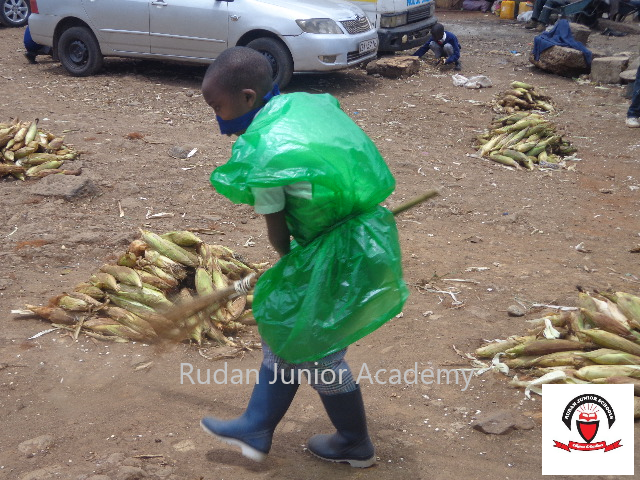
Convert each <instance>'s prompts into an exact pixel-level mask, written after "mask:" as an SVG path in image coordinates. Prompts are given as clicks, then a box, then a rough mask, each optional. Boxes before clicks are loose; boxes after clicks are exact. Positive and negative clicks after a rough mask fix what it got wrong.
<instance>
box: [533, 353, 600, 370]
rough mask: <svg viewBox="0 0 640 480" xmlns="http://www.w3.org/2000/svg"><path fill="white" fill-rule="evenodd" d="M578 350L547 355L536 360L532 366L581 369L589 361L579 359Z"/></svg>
mask: <svg viewBox="0 0 640 480" xmlns="http://www.w3.org/2000/svg"><path fill="white" fill-rule="evenodd" d="M579 353H581V351H580V350H567V351H563V352H555V353H548V354H546V355H542V356H541V357H538V358H536V359H535V360H534V361H533V363H532V366H536V367H557V366H560V365H573V366H574V367H582V366H584V365H588V364H590V363H591V361H590V360H588V359H586V358H583V357H580V356H579V355H578V354H579Z"/></svg>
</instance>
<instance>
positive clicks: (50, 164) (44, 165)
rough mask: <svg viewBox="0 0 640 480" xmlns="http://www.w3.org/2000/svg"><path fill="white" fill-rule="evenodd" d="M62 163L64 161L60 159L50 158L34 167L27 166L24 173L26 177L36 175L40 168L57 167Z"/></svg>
mask: <svg viewBox="0 0 640 480" xmlns="http://www.w3.org/2000/svg"><path fill="white" fill-rule="evenodd" d="M63 163H64V162H63V161H62V160H51V161H49V162H44V163H41V164H40V165H36V166H34V167H29V168H28V169H27V172H26V175H27V177H32V176H34V175H36V174H37V173H38V172H40V171H41V170H48V169H51V168H58V167H60V165H62V164H63Z"/></svg>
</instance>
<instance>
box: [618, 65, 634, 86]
mask: <svg viewBox="0 0 640 480" xmlns="http://www.w3.org/2000/svg"><path fill="white" fill-rule="evenodd" d="M637 73H638V69H637V68H629V69H627V70H625V71H624V72H620V83H634V82H635V81H636V74H637Z"/></svg>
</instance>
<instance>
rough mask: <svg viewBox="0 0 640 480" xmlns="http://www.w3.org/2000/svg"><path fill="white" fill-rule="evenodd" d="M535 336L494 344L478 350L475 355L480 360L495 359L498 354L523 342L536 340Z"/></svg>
mask: <svg viewBox="0 0 640 480" xmlns="http://www.w3.org/2000/svg"><path fill="white" fill-rule="evenodd" d="M535 338H536V337H535V336H533V335H530V336H528V337H509V338H507V339H506V340H501V341H499V342H492V343H488V344H486V345H483V346H482V347H480V348H477V349H476V351H475V354H476V356H477V357H479V358H493V357H494V356H495V355H496V353H501V352H504V351H506V350H509V349H510V348H513V347H515V346H516V345H519V344H521V343H523V342H527V341H533V340H535Z"/></svg>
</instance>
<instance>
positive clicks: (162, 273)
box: [142, 265, 180, 288]
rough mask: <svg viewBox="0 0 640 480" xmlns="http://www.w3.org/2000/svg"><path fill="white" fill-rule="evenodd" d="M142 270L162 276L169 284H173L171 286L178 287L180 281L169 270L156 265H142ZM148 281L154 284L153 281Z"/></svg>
mask: <svg viewBox="0 0 640 480" xmlns="http://www.w3.org/2000/svg"><path fill="white" fill-rule="evenodd" d="M142 270H143V271H145V272H148V273H150V274H151V275H154V276H156V277H158V278H160V279H161V280H162V281H163V282H165V283H167V284H168V285H171V288H174V287H177V286H178V285H179V283H180V282H179V281H178V279H177V278H176V277H174V276H173V275H171V274H170V273H168V272H165V271H164V270H163V269H161V268H160V267H156V266H155V265H144V266H143V267H142ZM147 283H150V284H151V285H153V284H152V283H151V282H147Z"/></svg>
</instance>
